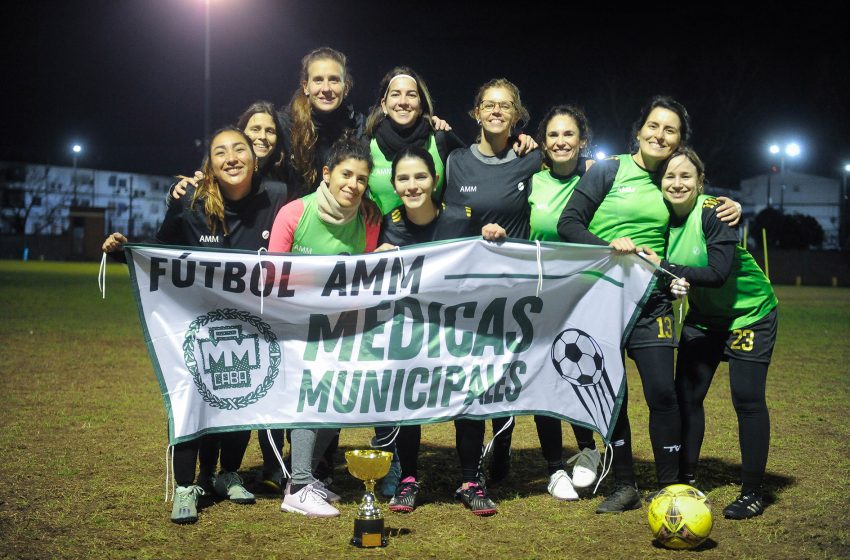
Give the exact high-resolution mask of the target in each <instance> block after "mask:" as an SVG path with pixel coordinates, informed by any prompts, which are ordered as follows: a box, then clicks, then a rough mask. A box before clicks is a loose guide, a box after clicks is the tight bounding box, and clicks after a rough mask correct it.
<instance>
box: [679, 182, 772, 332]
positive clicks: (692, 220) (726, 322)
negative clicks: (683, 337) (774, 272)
mask: <svg viewBox="0 0 850 560" xmlns="http://www.w3.org/2000/svg"><path fill="white" fill-rule="evenodd" d="M714 200H715V199H714V198H712V197H709V196H706V195H701V196H700V197H699V199H698V200H697V203H696V205H695V206H694V209H693V210H692V211H691V213H690V214H689V215H688V218H687V220H686V221H685V222H684V224H682V225H681V226H680V227H671V228H670V237H669V245H668V247H667V260H669V261H670V262H672V263H676V264H681V265H685V266H691V267H704V266H707V265H708V245H709V244H711V242H712V241H713V240H712V239H708V240H707V239H706V235H705V231H704V227H703V220H704V219H706V220H716V221H718V222H719V220H718V218H717V216H716V214H715V212H714V205H715V203H714ZM721 227H722V228H724V229H729V228H728V227H727V226H725V225H723V226H721ZM721 231H722V230H721ZM688 303H689V305H690V310H689V311H688V316H687V318H686V319H685V322H686V323H688V324H690V325H693V326H695V327H699V328H702V329H714V330H732V329H739V328H742V327H746V326H748V325H752V324H753V323H755V322H757V321H759V320H760V319H763V318H764V317H766V316H767V314H768V313H770V312H771V311H772V310H773V308H774V307H776V305H777V303H778V300H777V299H776V295H775V294H774V293H773V288H772V287H771V285H770V280H768V279H767V277H766V276H765V275H764V272H762V270H761V269H760V268H759V266H758V264H756V261H755V260H754V259H753V257H752V255H750V253H749V252H748V251H747V250H746V249H744V248H743V247H741V246H740V245H737V244H736V245H735V255H734V259H733V261H732V271H731V272H730V273H729V277H728V278H727V279H726V281H725V282H724V283H723V285H722V286H721V287H719V288H704V287H699V286H692V287H691V289H690V293H689V294H688Z"/></svg>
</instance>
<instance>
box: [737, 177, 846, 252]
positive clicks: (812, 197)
mask: <svg viewBox="0 0 850 560" xmlns="http://www.w3.org/2000/svg"><path fill="white" fill-rule="evenodd" d="M739 196H740V202H741V204H743V205H744V209H745V211H746V212H747V214H750V213H752V215H755V214H758V213H759V212H761V211H762V210H764V208H766V207H767V204H768V198H769V199H770V205H771V206H772V207H774V208H777V209H781V210H782V211H783V212H784V213H785V214H795V213H796V214H808V215H809V216H812V217H813V218H815V219H816V220H817V221H818V223H819V224H820V225H821V227H822V228H823V233H824V244H823V248H824V249H837V248H838V228H839V219H840V208H841V207H840V201H841V183H840V182H839V181H838V180H837V179H830V178H828V177H819V176H817V175H806V174H804V173H795V172H793V171H786V172H785V173H775V174H772V175H758V176H756V177H751V178H749V179H744V180H742V181H741V190H740V195H739Z"/></svg>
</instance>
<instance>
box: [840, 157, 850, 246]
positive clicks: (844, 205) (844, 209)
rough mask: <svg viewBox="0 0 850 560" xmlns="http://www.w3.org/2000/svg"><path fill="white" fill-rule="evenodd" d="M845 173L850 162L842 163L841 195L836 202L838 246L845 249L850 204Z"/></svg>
mask: <svg viewBox="0 0 850 560" xmlns="http://www.w3.org/2000/svg"><path fill="white" fill-rule="evenodd" d="M847 175H850V163H845V164H844V173H843V175H842V176H841V196H840V197H839V199H840V200H839V204H838V248H839V249H846V248H847V247H846V243H847V220H848V211H850V204H848V200H847Z"/></svg>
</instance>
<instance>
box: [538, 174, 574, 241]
mask: <svg viewBox="0 0 850 560" xmlns="http://www.w3.org/2000/svg"><path fill="white" fill-rule="evenodd" d="M579 179H581V177H580V176H579V174H578V173H575V174H573V175H570V176H569V177H568V178H566V179H561V178H559V177H555V176H553V175H552V172H551V170H549V169H544V170H543V171H540V172H539V173H535V174H534V175H533V176H532V177H531V194H529V195H528V205H529V206H530V207H531V208H530V210H531V215H530V222H531V234H530V239H539V240H540V241H561V236H560V235H558V220H559V219H560V217H561V212H563V211H564V207H565V206H566V205H567V201H568V200H569V199H570V196H571V195H572V194H573V189H575V186H576V184H577V183H578V181H579Z"/></svg>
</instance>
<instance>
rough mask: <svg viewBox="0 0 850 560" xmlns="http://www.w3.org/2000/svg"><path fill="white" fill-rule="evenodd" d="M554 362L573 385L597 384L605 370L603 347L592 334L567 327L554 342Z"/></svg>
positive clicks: (556, 367) (562, 375)
mask: <svg viewBox="0 0 850 560" xmlns="http://www.w3.org/2000/svg"><path fill="white" fill-rule="evenodd" d="M552 364H553V365H554V366H555V369H556V370H558V374H559V375H560V376H561V377H563V378H564V379H566V380H567V381H569V382H570V383H572V384H573V385H579V386H582V387H584V386H588V385H595V384H596V383H598V382H599V379H600V378H601V377H602V372H603V371H604V370H605V360H604V359H603V357H602V349H601V348H599V345H598V344H597V343H596V341H595V340H593V339H592V338H591V337H590V335H588V334H587V333H586V332H584V331H580V330H578V329H567V330H565V331H561V333H560V334H559V335H558V336H557V338H555V342H554V343H553V344H552Z"/></svg>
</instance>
